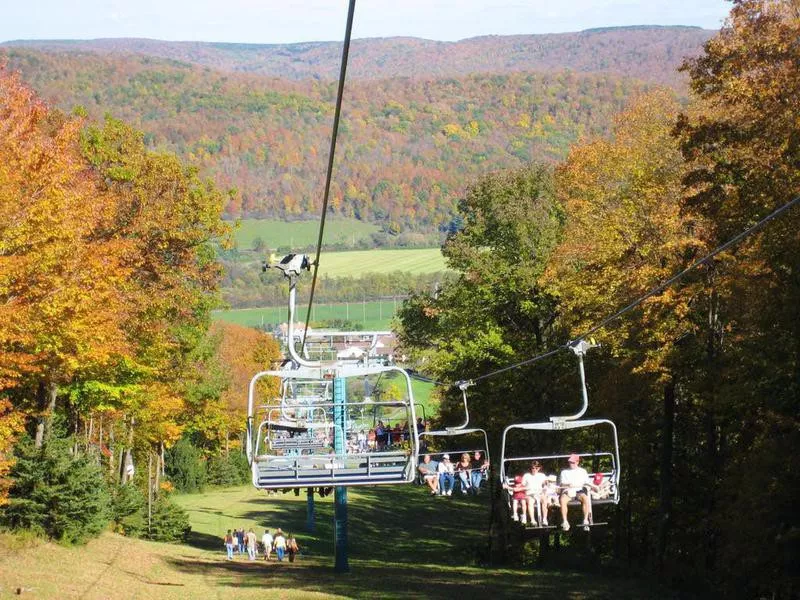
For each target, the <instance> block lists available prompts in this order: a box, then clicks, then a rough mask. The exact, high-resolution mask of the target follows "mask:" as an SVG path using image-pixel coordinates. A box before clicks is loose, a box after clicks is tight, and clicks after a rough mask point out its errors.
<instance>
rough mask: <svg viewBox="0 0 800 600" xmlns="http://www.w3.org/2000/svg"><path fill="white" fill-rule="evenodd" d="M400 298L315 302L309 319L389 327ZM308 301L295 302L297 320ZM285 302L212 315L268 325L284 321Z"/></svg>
mask: <svg viewBox="0 0 800 600" xmlns="http://www.w3.org/2000/svg"><path fill="white" fill-rule="evenodd" d="M401 302H402V299H401V298H397V299H389V300H382V301H375V302H345V303H338V304H315V305H314V306H312V308H311V321H312V322H319V321H328V320H332V319H344V320H347V321H351V322H353V323H356V324H358V325H360V326H361V329H362V330H363V331H389V330H390V329H391V321H392V317H394V313H395V311H396V310H397V307H399V306H400V303H401ZM307 310H308V305H307V304H306V305H303V304H302V300H300V301H299V302H298V313H299V314H298V316H297V319H298V320H299V321H305V315H306V311H307ZM287 311H288V309H287V308H286V307H285V306H265V307H263V308H236V309H228V310H215V311H214V312H213V313H212V318H214V319H216V320H219V321H226V322H228V323H235V324H237V325H244V326H245V327H269V326H271V325H276V324H278V323H285V322H286V319H287V317H288V314H287Z"/></svg>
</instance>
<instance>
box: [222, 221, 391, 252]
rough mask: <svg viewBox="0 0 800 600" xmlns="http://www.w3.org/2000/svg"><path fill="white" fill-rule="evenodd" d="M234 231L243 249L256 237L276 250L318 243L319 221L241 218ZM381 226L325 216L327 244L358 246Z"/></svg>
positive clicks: (251, 243) (248, 247)
mask: <svg viewBox="0 0 800 600" xmlns="http://www.w3.org/2000/svg"><path fill="white" fill-rule="evenodd" d="M238 223H239V226H238V227H237V228H236V231H234V239H235V240H236V245H237V247H238V248H239V249H240V250H249V249H251V248H252V247H253V242H254V241H255V239H256V238H261V240H262V241H263V242H264V245H265V246H266V247H267V248H269V249H270V250H272V251H275V250H276V249H277V248H281V247H284V248H306V247H308V246H315V245H316V243H317V237H318V236H319V221H318V220H316V219H314V220H310V221H296V222H286V221H278V220H273V219H241V220H240V221H239V222H238ZM379 230H380V228H379V227H378V226H377V225H374V224H373V223H365V222H363V221H358V220H356V219H341V218H339V219H335V218H328V219H326V220H325V239H324V242H325V243H326V244H345V245H351V246H355V244H357V243H358V242H359V241H360V240H364V239H369V237H370V236H371V235H372V234H373V233H377V232H378V231H379Z"/></svg>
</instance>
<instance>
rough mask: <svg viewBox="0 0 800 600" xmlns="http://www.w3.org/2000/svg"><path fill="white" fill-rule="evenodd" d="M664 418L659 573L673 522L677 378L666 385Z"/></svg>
mask: <svg viewBox="0 0 800 600" xmlns="http://www.w3.org/2000/svg"><path fill="white" fill-rule="evenodd" d="M663 408H664V420H663V422H662V424H661V465H660V467H661V468H660V478H659V479H660V481H659V483H660V488H661V495H660V499H659V507H658V533H657V536H658V537H657V541H656V565H657V566H658V571H659V573H663V571H664V556H665V554H666V551H667V543H668V540H669V532H670V526H671V524H672V490H673V486H672V451H673V433H674V429H675V378H674V377H673V378H671V379H670V380H669V382H668V383H667V384H666V385H665V386H664V403H663Z"/></svg>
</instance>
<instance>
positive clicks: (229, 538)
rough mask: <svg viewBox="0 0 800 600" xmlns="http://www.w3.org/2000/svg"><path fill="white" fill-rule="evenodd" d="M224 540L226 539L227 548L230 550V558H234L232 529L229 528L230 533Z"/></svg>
mask: <svg viewBox="0 0 800 600" xmlns="http://www.w3.org/2000/svg"><path fill="white" fill-rule="evenodd" d="M223 540H225V550H227V551H228V560H233V534H232V533H231V530H230V529H228V533H226V534H225V537H224V538H223Z"/></svg>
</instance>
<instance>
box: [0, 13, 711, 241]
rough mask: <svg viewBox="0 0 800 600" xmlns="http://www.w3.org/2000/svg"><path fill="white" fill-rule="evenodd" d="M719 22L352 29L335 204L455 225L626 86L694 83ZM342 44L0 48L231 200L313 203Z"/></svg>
mask: <svg viewBox="0 0 800 600" xmlns="http://www.w3.org/2000/svg"><path fill="white" fill-rule="evenodd" d="M712 33H713V32H710V31H707V30H703V29H698V28H689V27H627V28H611V29H603V30H593V31H587V32H581V33H574V34H552V35H520V36H505V37H498V36H486V37H479V38H471V39H468V40H462V41H460V42H434V41H430V40H420V39H415V38H389V39H367V40H356V41H355V42H354V46H353V48H352V49H351V55H350V56H351V58H350V65H349V69H348V85H347V87H346V93H345V103H344V107H343V113H342V122H341V129H340V138H339V150H338V151H337V160H336V165H335V177H334V182H333V184H332V187H331V200H330V205H329V208H330V210H331V213H332V214H336V215H339V216H343V217H351V218H355V219H359V220H361V221H366V222H372V223H379V224H382V225H383V226H385V228H386V230H387V231H393V232H396V231H403V232H411V233H413V234H414V235H416V234H417V233H420V232H421V233H424V234H426V235H427V234H428V233H430V232H435V231H437V230H440V231H441V230H446V229H447V228H449V227H450V225H451V221H452V219H453V218H454V215H455V214H456V204H457V200H458V198H459V197H460V196H461V195H462V194H463V192H464V190H465V189H466V187H467V186H469V185H470V183H472V182H473V181H475V179H476V178H477V177H480V176H481V175H482V174H484V173H487V172H489V171H495V170H498V169H508V168H515V167H519V166H521V165H524V164H527V163H529V162H530V161H537V162H550V163H553V162H557V161H559V160H561V159H563V157H564V156H565V155H566V153H567V152H568V150H569V147H570V146H571V145H572V144H574V143H575V142H576V141H577V140H579V139H581V138H584V137H593V136H598V135H604V134H605V133H607V132H608V130H609V127H610V126H611V123H612V121H613V118H614V115H615V114H616V113H617V112H618V111H619V110H620V109H621V108H622V107H623V106H624V105H625V103H626V102H627V100H628V98H630V96H632V95H636V94H639V93H642V92H645V91H646V90H648V89H649V88H651V87H653V85H667V86H671V87H672V88H673V89H675V91H676V93H677V94H678V95H684V94H685V92H686V87H685V81H684V79H683V75H682V74H680V73H678V72H677V71H676V69H677V67H678V66H679V65H680V64H681V62H682V60H683V59H684V58H685V57H686V56H693V55H696V54H698V53H699V52H700V51H701V50H702V45H703V43H704V42H705V41H706V40H707V39H708V38H709V37H710V36H711V35H712ZM340 51H341V44H338V43H335V42H312V43H302V44H288V45H272V46H266V45H254V44H220V43H200V42H160V41H156V40H131V39H122V40H94V41H27V42H26V41H22V42H13V43H6V44H4V45H0V59H2V58H5V59H6V60H7V61H8V65H9V67H10V68H12V69H17V70H19V71H20V72H21V73H22V76H23V79H24V80H25V81H26V82H28V83H29V84H30V85H31V86H32V87H33V88H34V89H35V90H36V91H37V92H38V93H40V94H41V95H42V97H43V98H45V99H46V100H47V101H48V102H50V103H52V104H54V105H56V106H59V107H60V108H62V109H63V110H65V111H70V110H72V108H73V107H75V106H76V105H80V106H81V107H83V110H84V111H85V114H87V115H88V117H89V119H90V120H94V121H97V120H100V119H102V116H103V115H104V114H106V113H110V114H112V115H114V116H116V117H119V118H122V119H124V120H125V121H128V122H130V123H132V124H133V125H134V126H136V127H137V128H139V129H141V130H142V131H144V132H145V142H146V143H147V145H148V146H149V147H152V148H158V149H165V150H168V151H173V152H176V153H177V154H178V155H180V156H181V157H183V158H184V159H185V160H187V161H188V162H189V163H190V164H192V165H195V166H197V167H198V168H199V169H200V171H201V172H202V173H203V174H204V175H208V176H211V177H213V178H214V180H215V181H216V182H217V184H218V185H220V186H221V187H222V188H223V189H230V190H234V192H232V195H231V198H230V201H229V203H228V205H227V207H226V210H227V213H228V214H229V215H230V216H245V217H274V218H284V219H303V218H306V217H308V216H310V215H317V214H318V213H319V209H320V204H321V195H322V187H323V185H322V184H323V174H324V168H325V162H326V157H327V148H328V146H329V142H330V128H331V122H332V118H333V106H334V100H335V98H336V88H337V84H336V77H337V76H338V72H339V60H340Z"/></svg>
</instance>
